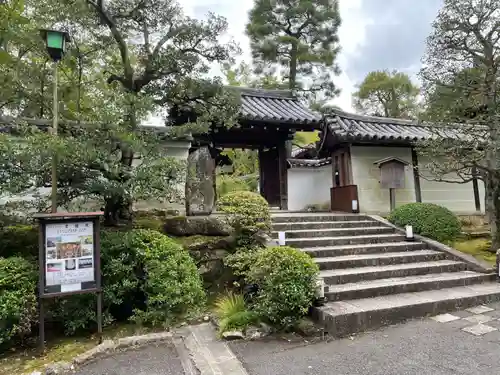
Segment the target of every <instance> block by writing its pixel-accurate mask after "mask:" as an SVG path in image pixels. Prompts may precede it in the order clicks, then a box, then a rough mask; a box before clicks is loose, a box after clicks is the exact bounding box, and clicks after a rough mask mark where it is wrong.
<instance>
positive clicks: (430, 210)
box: [388, 203, 461, 242]
mask: <svg viewBox="0 0 500 375" xmlns="http://www.w3.org/2000/svg"><path fill="white" fill-rule="evenodd" d="M388 219H389V221H390V222H391V223H393V224H394V225H397V226H399V227H405V226H406V225H411V226H412V227H413V231H414V233H416V234H420V235H422V236H425V237H429V238H432V239H433V240H436V241H439V242H447V241H452V240H453V239H455V238H456V237H457V236H458V235H459V234H460V232H461V225H460V221H459V219H458V217H457V216H456V215H455V214H454V213H453V212H451V211H450V210H448V209H447V208H445V207H442V206H438V205H436V204H432V203H409V204H405V205H403V206H400V207H398V208H396V209H395V210H394V211H393V212H392V213H391V214H390V215H389V218H388Z"/></svg>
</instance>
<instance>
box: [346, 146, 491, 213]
mask: <svg viewBox="0 0 500 375" xmlns="http://www.w3.org/2000/svg"><path fill="white" fill-rule="evenodd" d="M387 157H396V158H399V159H402V160H404V161H406V162H408V163H409V166H407V167H405V188H404V189H396V207H398V206H401V205H403V204H406V203H412V202H416V196H415V189H414V179H413V170H412V159H411V149H410V147H383V146H351V164H352V174H353V184H355V185H357V186H358V196H359V207H360V210H361V212H365V213H376V214H387V213H389V212H390V197H389V189H381V187H380V169H379V167H378V166H377V165H375V164H373V163H374V162H376V161H378V160H381V159H384V158H387ZM425 164H426V160H423V159H422V158H421V157H420V158H419V167H420V173H421V174H422V175H423V178H422V177H421V178H420V189H421V192H422V202H428V203H435V204H438V205H441V206H444V207H447V208H448V209H450V210H451V211H453V212H455V213H457V214H475V213H476V209H475V203H474V192H473V189H472V182H471V183H467V184H455V183H446V182H437V181H433V180H432V176H431V175H430V173H429V171H428V170H427V169H426V168H425ZM453 178H455V179H457V178H458V177H457V176H455V177H453V176H448V179H450V180H452V179H453ZM478 184H479V193H480V199H481V209H482V211H483V212H484V184H483V183H482V181H478Z"/></svg>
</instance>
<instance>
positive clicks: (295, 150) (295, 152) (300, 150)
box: [291, 143, 316, 158]
mask: <svg viewBox="0 0 500 375" xmlns="http://www.w3.org/2000/svg"><path fill="white" fill-rule="evenodd" d="M315 149H316V144H315V143H309V144H308V145H305V146H302V147H299V146H294V147H292V152H291V157H292V158H297V157H301V156H302V154H305V153H307V152H308V151H311V150H315Z"/></svg>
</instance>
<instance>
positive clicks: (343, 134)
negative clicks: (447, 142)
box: [327, 110, 465, 144]
mask: <svg viewBox="0 0 500 375" xmlns="http://www.w3.org/2000/svg"><path fill="white" fill-rule="evenodd" d="M327 121H328V124H329V125H328V127H329V129H330V131H331V132H332V134H333V135H334V136H335V137H336V138H339V139H342V140H346V141H351V142H356V141H360V142H373V143H399V144H413V143H416V142H421V141H426V140H429V139H432V138H435V137H437V136H440V137H443V136H444V137H449V138H456V137H463V136H465V134H464V132H460V131H459V130H458V129H457V127H459V126H460V125H458V124H456V125H454V127H441V128H436V126H435V125H433V124H429V123H423V122H418V121H414V120H404V119H395V118H387V117H375V116H363V115H357V114H352V113H347V112H343V111H339V110H333V113H332V114H331V115H330V116H329V118H328V119H327Z"/></svg>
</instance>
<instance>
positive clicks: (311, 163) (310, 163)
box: [287, 158, 332, 168]
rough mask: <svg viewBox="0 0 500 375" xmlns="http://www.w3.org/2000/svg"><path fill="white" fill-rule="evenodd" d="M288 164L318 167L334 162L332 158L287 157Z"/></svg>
mask: <svg viewBox="0 0 500 375" xmlns="http://www.w3.org/2000/svg"><path fill="white" fill-rule="evenodd" d="M287 162H288V164H289V165H290V166H291V167H309V168H317V167H322V166H324V165H329V164H331V163H332V158H324V159H287Z"/></svg>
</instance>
